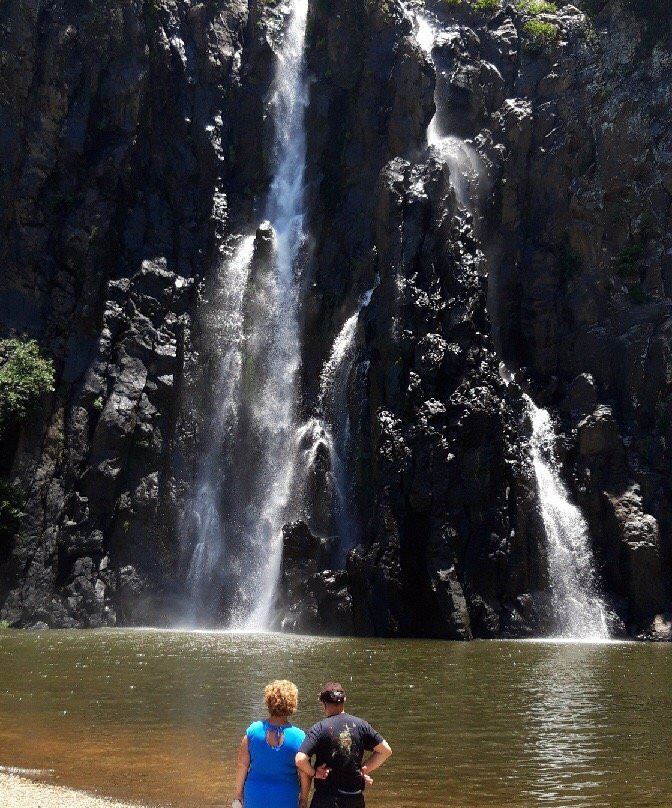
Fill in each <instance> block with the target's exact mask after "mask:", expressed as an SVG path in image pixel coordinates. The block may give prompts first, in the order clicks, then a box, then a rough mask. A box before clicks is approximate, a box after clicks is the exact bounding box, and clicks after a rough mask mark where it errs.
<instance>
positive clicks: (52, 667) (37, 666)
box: [0, 630, 672, 808]
mask: <svg viewBox="0 0 672 808" xmlns="http://www.w3.org/2000/svg"><path fill="white" fill-rule="evenodd" d="M275 677H287V678H291V679H293V680H294V681H295V682H296V683H297V684H298V686H299V688H300V692H301V699H302V701H301V704H300V711H299V713H298V714H297V716H296V723H297V724H299V725H301V726H304V727H305V726H307V725H309V724H311V723H312V722H313V721H314V720H316V719H317V718H319V711H318V704H317V698H316V696H317V691H318V686H319V683H320V682H321V681H323V680H325V679H331V678H337V679H340V680H341V681H342V682H343V683H344V685H345V686H346V688H347V690H348V695H349V703H350V706H351V709H352V710H353V712H360V713H362V714H363V715H365V716H366V717H367V718H368V719H369V720H370V721H371V722H372V723H373V724H375V725H376V726H378V727H379V728H380V729H381V730H382V731H383V733H384V735H385V736H386V738H387V739H388V740H389V741H390V743H391V744H392V746H393V748H394V750H395V755H394V757H393V758H392V760H391V761H390V762H389V763H388V764H387V765H386V767H385V768H384V769H382V770H381V771H380V772H376V775H375V778H374V779H375V783H374V786H373V787H372V788H371V790H370V791H369V792H368V798H367V805H369V806H374V808H375V807H376V806H377V808H383V806H385V808H390V807H391V806H393V805H394V806H395V808H397V806H399V807H401V808H418V806H420V805H422V806H426V808H439V806H442V807H444V806H450V807H451V808H452V807H453V806H455V808H457V806H460V808H470V807H471V806H479V807H480V808H485V806H488V807H489V806H493V807H494V806H497V808H501V806H508V807H510V808H532V806H556V807H557V808H598V806H599V808H616V806H626V805H627V806H642V807H643V806H646V808H669V806H670V805H672V782H671V776H670V772H669V750H670V748H671V745H672V718H671V714H672V713H671V710H670V708H671V707H672V703H671V702H672V697H671V695H670V688H669V682H670V681H671V680H672V647H670V646H653V645H638V644H632V643H617V644H599V645H593V644H589V643H581V644H572V643H542V642H536V643H527V642H525V643H523V642H474V643H468V644H459V643H441V642H425V641H387V640H371V639H341V638H338V639H325V638H315V637H290V636H284V635H274V634H252V635H247V634H232V633H226V632H169V631H153V630H144V631H122V630H116V631H112V630H106V631H90V632H84V631H83V632H44V633H32V632H30V633H28V632H26V633H21V632H0V682H2V685H1V686H0V766H3V767H9V766H15V767H20V768H23V769H35V770H42V772H47V773H48V772H49V771H51V772H52V773H53V780H55V781H57V782H61V783H63V784H67V785H72V786H75V787H81V788H86V789H88V790H94V791H98V792H99V793H103V794H108V795H110V796H114V797H118V798H125V799H132V800H142V801H147V802H153V803H157V804H163V805H173V806H176V807H177V808H209V806H213V808H214V806H221V805H222V804H226V797H228V795H229V794H230V791H231V785H232V780H233V771H234V759H235V750H236V747H237V745H238V743H239V741H240V737H241V736H242V733H243V730H244V728H245V727H246V726H247V724H248V723H249V722H250V721H252V720H254V719H255V718H257V717H259V716H261V715H262V705H261V701H262V699H261V692H262V688H263V685H264V684H265V683H266V682H267V681H268V680H269V679H271V678H275ZM0 770H1V769H0ZM33 776H44V774H34V775H33Z"/></svg>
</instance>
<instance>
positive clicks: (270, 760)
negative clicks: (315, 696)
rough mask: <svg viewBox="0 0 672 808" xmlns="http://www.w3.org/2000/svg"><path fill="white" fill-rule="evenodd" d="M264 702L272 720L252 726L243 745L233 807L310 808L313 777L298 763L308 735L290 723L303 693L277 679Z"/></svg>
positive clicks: (239, 754) (265, 690) (242, 742)
mask: <svg viewBox="0 0 672 808" xmlns="http://www.w3.org/2000/svg"><path fill="white" fill-rule="evenodd" d="M264 701H265V702H266V707H267V709H268V718H267V719H266V720H265V721H255V722H254V723H253V724H250V726H249V727H248V728H247V732H246V733H245V736H244V737H243V740H242V741H241V742H240V749H239V751H238V765H237V768H236V785H235V797H234V800H233V803H232V808H239V806H241V805H242V806H243V808H297V806H298V808H308V793H309V791H310V777H308V776H307V775H306V774H304V773H303V772H299V771H298V770H297V768H296V765H295V763H294V758H295V756H296V753H297V752H298V751H299V747H300V746H301V743H302V742H303V739H304V737H305V732H304V731H303V730H301V729H299V728H298V727H293V726H292V725H291V724H290V723H289V716H290V715H292V714H293V713H294V712H295V711H296V708H297V706H298V703H299V691H298V690H297V687H296V685H295V684H293V683H292V682H288V681H287V680H286V679H282V680H277V681H275V682H271V683H270V685H266V688H265V689H264ZM299 778H300V779H299Z"/></svg>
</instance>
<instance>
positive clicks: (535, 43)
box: [523, 20, 558, 51]
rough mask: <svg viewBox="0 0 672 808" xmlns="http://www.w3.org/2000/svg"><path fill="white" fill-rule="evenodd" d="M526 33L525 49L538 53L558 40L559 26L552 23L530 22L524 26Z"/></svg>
mask: <svg viewBox="0 0 672 808" xmlns="http://www.w3.org/2000/svg"><path fill="white" fill-rule="evenodd" d="M523 31H524V33H525V47H526V48H527V49H528V50H531V51H538V50H541V49H542V48H544V47H546V46H547V45H550V44H551V43H552V42H555V40H556V39H557V38H558V26H557V25H553V23H552V22H542V21H541V20H528V21H527V22H526V23H525V25H523Z"/></svg>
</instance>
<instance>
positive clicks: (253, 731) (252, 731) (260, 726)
mask: <svg viewBox="0 0 672 808" xmlns="http://www.w3.org/2000/svg"><path fill="white" fill-rule="evenodd" d="M263 732H264V722H263V721H253V722H252V723H251V724H250V726H249V727H248V728H247V729H246V730H245V734H246V735H247V737H248V738H251V737H252V736H253V735H258V734H259V733H263Z"/></svg>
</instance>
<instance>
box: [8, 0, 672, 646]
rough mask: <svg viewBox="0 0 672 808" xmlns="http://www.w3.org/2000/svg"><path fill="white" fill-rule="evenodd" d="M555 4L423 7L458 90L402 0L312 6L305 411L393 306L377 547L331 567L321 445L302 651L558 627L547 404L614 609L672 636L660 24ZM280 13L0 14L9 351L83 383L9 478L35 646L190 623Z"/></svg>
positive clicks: (294, 611)
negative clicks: (191, 587) (18, 514)
mask: <svg viewBox="0 0 672 808" xmlns="http://www.w3.org/2000/svg"><path fill="white" fill-rule="evenodd" d="M557 5H558V6H559V9H558V11H557V12H548V13H547V12H543V13H542V14H536V13H535V12H534V11H530V10H527V11H526V10H525V9H524V8H521V7H519V6H520V4H509V3H501V4H500V6H499V7H498V8H496V9H494V10H493V11H491V12H479V11H478V10H476V9H474V7H473V4H472V3H470V2H469V1H468V0H462V1H461V2H458V3H450V4H447V3H444V2H442V1H441V0H436V2H434V1H433V0H428V2H427V12H428V13H430V14H431V15H433V18H434V20H435V22H436V25H437V27H438V28H440V30H441V34H440V36H439V37H438V39H437V43H436V47H435V48H434V52H433V54H432V57H433V59H432V60H433V62H434V64H435V65H436V67H435V66H434V65H433V64H432V63H431V62H430V61H429V60H428V59H427V57H426V55H425V54H424V53H423V51H422V50H421V48H420V47H419V45H418V43H417V41H416V39H415V36H414V31H413V22H412V18H411V16H410V15H409V14H408V13H407V11H406V10H405V9H404V8H403V7H402V6H401V4H399V3H397V2H383V1H382V0H367V1H366V2H365V3H355V2H353V0H333V2H331V3H324V2H311V4H310V11H309V26H308V37H307V59H308V65H309V70H310V73H311V84H310V103H309V106H308V109H307V112H306V125H307V152H308V158H307V159H308V162H307V197H308V216H307V230H308V232H310V234H311V238H310V243H309V244H308V245H307V255H308V262H307V263H308V265H309V267H308V271H307V277H306V278H305V283H304V290H305V294H304V297H303V299H302V302H301V310H300V317H301V330H302V367H301V401H300V410H301V411H300V416H301V417H305V419H309V418H311V417H312V416H313V415H314V413H315V410H316V407H317V399H318V393H319V386H320V371H321V368H322V367H323V366H324V363H325V361H326V360H327V358H328V357H329V352H330V349H331V346H332V343H333V341H334V338H335V336H336V334H338V333H339V330H340V329H341V327H342V326H343V324H344V322H346V320H347V319H348V318H349V317H350V316H351V315H352V314H353V312H354V311H356V310H357V307H358V306H359V305H360V304H359V303H358V301H359V299H360V297H361V295H362V293H363V292H365V291H366V290H370V289H373V288H374V287H375V291H374V292H373V294H372V296H371V301H370V304H369V305H368V306H366V307H364V308H363V309H362V313H361V315H360V318H359V325H358V328H357V332H356V337H355V345H354V354H353V356H354V358H353V360H352V366H351V369H350V372H349V376H348V384H347V409H348V424H349V429H350V439H351V444H350V446H351V458H350V462H349V466H348V468H349V470H350V474H351V477H352V484H353V490H354V498H353V502H352V509H353V512H355V513H354V517H356V521H357V523H358V525H359V528H360V529H359V530H358V533H357V536H356V539H357V546H356V547H355V548H354V549H353V550H352V551H351V552H350V554H349V556H348V558H347V562H345V561H343V558H342V557H340V556H339V555H338V553H336V552H335V550H334V546H333V545H334V542H337V541H340V540H342V539H343V537H337V538H336V539H334V538H333V537H331V534H332V532H333V530H334V520H333V517H332V515H331V514H330V513H329V509H330V506H331V507H333V502H332V500H333V494H332V492H331V488H329V490H327V487H326V486H325V485H324V484H323V483H324V480H327V479H328V480H332V478H333V469H330V468H329V467H328V456H327V454H328V453H327V452H326V449H325V451H324V452H321V453H318V454H319V461H320V464H321V466H320V468H319V469H316V470H315V473H314V474H312V476H311V475H310V474H309V475H307V482H306V486H307V490H309V493H308V494H307V495H306V497H304V499H305V500H306V501H305V502H303V503H302V504H301V506H300V507H299V506H296V507H294V503H292V507H293V509H294V510H293V512H290V513H288V514H287V520H288V524H287V525H286V526H285V531H284V549H285V553H284V566H283V571H282V575H283V579H282V580H283V583H282V586H281V593H280V594H281V601H282V602H281V603H280V604H279V614H280V615H281V616H280V618H279V620H280V621H281V623H282V626H283V627H284V628H285V629H287V630H295V631H311V632H324V633H350V632H357V633H376V634H382V635H388V636H390V635H392V636H397V635H419V636H431V637H446V638H455V639H469V638H471V637H493V636H527V635H529V634H539V633H543V632H544V631H545V630H547V628H548V625H549V619H550V606H549V598H548V580H547V573H546V561H545V553H544V539H543V536H544V531H543V524H542V521H541V516H540V513H539V508H538V502H537V492H536V489H535V483H534V475H533V474H532V471H531V469H530V466H529V458H528V452H527V449H526V444H527V439H528V437H529V434H528V433H529V424H527V422H526V416H525V408H524V406H523V402H522V398H521V393H522V387H521V385H522V386H524V387H525V388H526V390H528V391H529V392H531V393H532V395H533V397H534V398H535V400H537V401H538V402H539V403H541V404H543V405H544V406H546V407H548V408H549V409H550V410H551V411H552V412H553V415H554V418H555V419H556V422H557V425H558V429H559V430H560V431H561V432H562V434H563V437H562V440H561V444H562V445H561V446H559V447H558V455H559V456H560V457H561V458H562V459H563V462H564V464H565V471H566V480H567V483H568V485H569V487H570V488H571V490H572V492H573V495H574V497H575V498H576V501H577V502H578V503H579V504H580V505H581V507H582V509H583V511H584V513H585V515H586V518H587V520H588V522H589V525H590V528H591V533H592V536H593V542H594V547H593V550H594V554H595V557H596V559H597V564H598V577H599V578H600V580H601V581H602V583H603V588H604V590H605V595H606V596H607V599H608V600H609V602H610V604H611V606H612V607H613V609H614V611H615V613H616V614H617V615H618V618H619V619H620V620H621V621H622V622H623V624H624V625H625V626H626V627H627V630H628V631H629V632H630V633H631V634H633V635H635V636H641V637H652V638H656V639H665V638H668V639H669V632H670V630H669V626H670V617H669V615H670V613H671V612H672V511H671V507H672V506H671V504H670V503H672V496H671V495H672V492H671V491H670V471H671V468H670V462H671V454H670V453H671V451H672V432H671V429H672V427H671V424H672V417H671V415H672V412H671V408H672V398H671V395H672V388H671V383H672V369H671V368H672V365H671V361H670V349H669V344H670V339H669V337H670V332H671V329H672V325H671V324H672V308H671V307H672V303H671V302H670V296H671V295H672V263H671V262H670V253H672V243H671V239H672V235H671V231H670V196H671V194H672V158H671V155H672V141H670V137H671V136H670V132H671V131H672V128H671V127H670V111H669V110H670V103H669V101H670V95H671V91H672V87H671V79H670V76H671V75H672V72H671V71H670V66H671V64H672V55H671V54H672V48H671V46H670V33H669V27H667V28H666V27H665V25H664V21H663V24H657V25H654V24H652V23H651V21H650V20H649V17H648V16H647V15H640V14H638V13H635V11H633V9H635V7H636V5H637V4H636V3H633V2H630V0H627V1H626V0H624V2H605V3H595V2H590V3H589V4H588V5H589V6H590V8H589V9H588V10H589V11H590V13H591V16H586V15H585V14H584V13H583V12H582V11H581V10H580V9H578V8H575V7H574V6H572V5H570V4H566V3H558V4H557ZM588 5H587V6H586V7H587V8H588ZM598 6H599V10H596V9H597V7H598ZM285 12H286V9H285V8H284V7H283V6H282V5H280V4H274V3H262V2H257V0H253V2H251V3H249V4H246V3H243V2H238V0H209V2H207V3H193V2H189V1H188V0H130V2H121V0H104V2H96V3H91V4H89V3H86V2H82V3H75V2H71V0H58V2H55V3H51V4H49V5H44V4H41V3H39V2H32V1H31V0H28V2H25V1H24V0H22V1H21V2H19V0H8V2H6V3H4V4H3V5H2V8H0V22H1V25H0V38H1V39H2V46H1V48H0V50H1V51H2V53H3V59H2V62H1V63H0V74H1V77H2V84H3V87H4V91H3V95H2V98H1V99H0V109H1V115H0V130H1V132H2V138H3V146H4V148H3V149H2V150H1V151H2V153H1V154H0V228H1V229H2V238H1V239H0V250H1V251H2V259H3V267H4V268H5V271H4V272H3V273H2V276H1V277H0V337H4V336H8V335H11V334H23V333H25V334H27V335H29V336H31V337H35V338H36V339H38V341H39V342H40V344H41V346H42V348H43V351H44V352H45V353H46V354H47V355H48V356H49V357H50V358H53V359H54V361H55V366H56V374H57V378H56V389H55V392H54V393H53V394H52V395H51V396H49V397H48V399H47V400H45V402H44V406H43V408H42V410H41V411H40V412H39V413H36V414H34V415H32V416H31V420H29V421H27V422H25V423H24V424H23V425H22V427H21V429H20V434H19V433H18V432H17V434H16V435H15V436H14V439H13V440H12V441H11V446H12V451H11V455H12V456H11V458H9V459H7V460H6V461H4V462H3V465H2V470H3V474H4V476H6V477H7V479H8V480H9V481H11V483H12V484H14V485H15V487H16V488H17V490H18V489H20V490H21V494H22V498H23V502H24V505H23V510H24V512H25V514H26V515H25V516H24V517H23V519H22V521H21V529H20V530H19V531H18V533H16V535H14V536H12V538H11V539H9V540H7V541H6V546H0V617H1V618H2V619H3V620H8V621H9V622H11V623H12V624H14V625H31V624H35V623H44V624H46V625H49V626H54V627H56V626H76V625H77V626H85V625H89V626H97V625H105V624H114V623H115V622H118V623H123V624H133V623H152V624H166V623H170V622H171V621H173V620H174V619H175V616H176V615H177V614H178V613H180V612H181V611H183V610H182V601H183V600H184V598H185V597H186V589H185V579H186V576H187V568H188V559H187V558H186V555H188V553H186V555H185V546H184V543H183V542H182V541H181V540H182V538H183V537H182V536H181V532H182V530H183V521H182V514H183V511H184V508H185V502H186V500H187V499H188V497H189V496H190V493H191V490H192V487H193V483H194V477H195V473H196V471H195V470H196V469H197V467H198V458H199V454H200V452H201V447H202V445H203V441H207V439H208V434H207V433H208V427H207V424H208V418H207V416H208V406H209V405H211V402H210V401H209V390H210V389H211V378H210V377H211V372H212V368H213V366H215V364H216V363H215V362H214V361H213V359H214V358H215V356H216V352H217V351H218V350H219V346H218V345H217V344H214V343H213V342H212V341H210V340H209V339H208V338H207V329H206V328H204V321H205V318H206V317H207V316H208V314H207V313H208V305H209V303H210V302H211V301H210V296H211V294H212V289H213V287H214V283H213V278H214V276H215V274H216V273H217V268H218V266H219V264H220V262H221V260H222V256H224V255H226V254H227V252H228V251H229V249H230V247H231V243H233V237H235V236H237V234H239V233H240V232H242V231H243V229H244V228H245V227H246V226H247V225H249V222H250V221H251V214H252V212H253V211H254V210H255V206H257V205H258V203H259V199H260V198H262V195H263V192H264V190H265V188H266V187H267V184H268V181H269V164H268V163H269V158H268V155H269V151H270V144H271V142H272V135H273V132H272V121H270V120H269V117H268V114H267V112H268V109H269V103H270V94H271V82H272V78H273V74H274V69H275V65H276V60H277V57H276V53H277V45H278V42H279V41H280V39H281V37H282V32H283V25H284V18H285V17H284V15H285ZM531 22H532V23H535V25H536V24H542V26H545V27H542V28H541V29H540V28H539V27H538V25H537V27H536V28H535V26H534V25H532V26H530V23H531ZM535 31H537V33H536V34H535V33H534V32H535ZM539 31H542V32H545V33H543V36H542V35H540V34H539V33H538V32H539ZM437 81H438V85H437ZM437 86H438V90H439V94H440V101H441V103H440V108H441V114H442V116H443V117H444V118H445V120H444V121H443V122H442V123H443V124H444V126H445V128H447V129H448V130H450V131H451V132H453V133H455V134H456V135H457V136H459V137H460V138H463V139H468V140H469V142H470V144H471V146H472V147H473V149H474V153H476V154H477V159H478V161H479V163H480V165H481V167H482V171H481V176H480V183H479V184H478V189H479V190H478V193H472V198H471V200H470V204H469V200H466V202H465V199H464V194H463V193H462V192H461V190H460V187H459V185H460V184H459V180H460V177H459V171H458V167H457V166H456V164H454V163H452V164H451V163H450V162H448V163H446V162H445V161H444V160H443V159H441V155H440V154H438V153H437V152H436V151H432V150H431V149H427V147H426V130H427V126H428V124H429V122H430V120H431V119H432V116H433V115H434V112H435V103H434V92H435V87H437ZM471 190H472V191H473V189H471ZM500 361H504V362H505V363H506V365H507V366H508V367H509V368H510V369H514V370H516V371H517V372H516V382H515V383H510V384H508V386H507V384H505V383H504V381H503V380H502V378H501V376H500ZM5 471H6V473H5ZM325 492H326V493H325ZM288 510H290V511H291V510H292V508H289V509H288ZM318 527H319V528H320V529H319V530H318ZM318 534H319V535H318ZM322 534H324V538H323V537H322ZM0 535H3V534H0ZM330 542H331V543H330ZM188 549H189V548H186V550H188Z"/></svg>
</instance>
